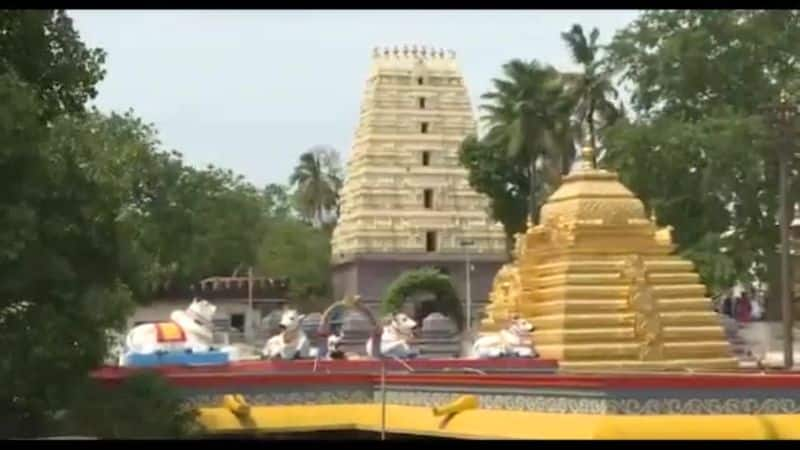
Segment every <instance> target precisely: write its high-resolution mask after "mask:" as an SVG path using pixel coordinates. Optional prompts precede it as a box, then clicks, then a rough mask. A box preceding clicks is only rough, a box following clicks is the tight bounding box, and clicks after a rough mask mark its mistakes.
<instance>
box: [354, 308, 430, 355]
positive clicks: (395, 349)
mask: <svg viewBox="0 0 800 450" xmlns="http://www.w3.org/2000/svg"><path fill="white" fill-rule="evenodd" d="M416 329H417V322H415V321H414V320H413V319H411V318H410V317H408V316H407V315H406V314H404V313H400V312H398V313H394V314H391V315H389V316H387V317H386V318H385V319H384V325H383V332H382V333H381V342H380V354H381V355H382V356H388V357H395V358H401V359H409V358H416V357H417V356H419V350H418V349H417V348H416V347H415V346H414V345H413V340H414V331H415V330H416ZM371 352H372V338H369V340H368V341H367V355H371V354H372V353H371Z"/></svg>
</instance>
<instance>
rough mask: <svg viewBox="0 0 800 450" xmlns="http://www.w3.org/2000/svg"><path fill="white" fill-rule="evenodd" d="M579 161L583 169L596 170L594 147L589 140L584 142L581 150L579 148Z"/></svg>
mask: <svg viewBox="0 0 800 450" xmlns="http://www.w3.org/2000/svg"><path fill="white" fill-rule="evenodd" d="M581 159H582V160H583V168H584V169H596V167H595V165H594V145H592V142H591V140H589V139H587V140H586V143H585V144H584V145H583V148H581Z"/></svg>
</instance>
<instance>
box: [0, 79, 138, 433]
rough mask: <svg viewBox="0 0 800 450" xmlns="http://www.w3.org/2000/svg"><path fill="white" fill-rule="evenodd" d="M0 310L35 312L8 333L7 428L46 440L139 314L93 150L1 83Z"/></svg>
mask: <svg viewBox="0 0 800 450" xmlns="http://www.w3.org/2000/svg"><path fill="white" fill-rule="evenodd" d="M0 99H2V102H1V103H0V104H2V107H0V173H3V174H4V175H6V176H4V177H3V178H2V181H0V188H2V190H3V192H5V195H3V197H2V199H0V215H2V220H0V224H2V226H0V245H3V248H4V251H3V252H0V268H2V273H3V276H2V277H0V309H2V308H6V307H9V306H13V305H15V304H18V303H19V302H20V301H25V302H28V304H29V306H28V307H26V308H25V309H24V310H23V311H21V312H18V313H16V314H15V317H14V320H3V321H2V323H1V324H0V344H1V345H3V347H4V348H6V351H5V352H3V355H2V356H0V379H2V380H4V382H3V383H2V386H0V405H2V407H0V415H2V418H0V422H1V423H3V427H4V429H3V430H2V433H3V434H4V435H5V436H35V435H39V434H42V433H45V432H46V431H47V430H48V429H49V428H48V427H49V426H50V425H51V424H52V421H53V417H54V414H55V412H57V411H58V410H60V409H61V408H62V406H63V405H64V403H65V402H66V401H67V399H66V398H65V395H66V394H65V392H64V390H63V389H62V386H64V385H69V383H73V382H79V381H80V380H81V379H83V378H85V377H86V375H87V374H88V371H89V370H90V369H91V368H93V367H95V366H96V365H97V363H98V362H99V361H100V360H101V359H102V357H103V355H104V354H105V334H104V333H105V330H106V329H109V328H114V327H117V326H119V325H120V324H121V323H122V321H123V319H124V318H125V317H126V315H127V314H128V313H129V312H130V311H131V308H132V306H133V303H132V301H131V295H130V291H129V289H128V288H127V286H125V285H124V284H123V283H122V282H121V281H120V278H121V273H120V272H121V271H120V264H119V261H120V245H119V242H118V241H117V235H116V219H117V216H118V213H119V205H118V204H117V203H116V199H115V197H114V196H109V195H108V189H109V188H110V186H109V185H108V184H107V182H106V181H107V178H106V177H105V176H104V174H103V173H101V171H98V170H90V169H87V166H88V167H91V161H92V158H93V156H94V155H93V148H92V147H91V146H85V145H84V143H85V141H84V140H85V139H86V138H87V136H86V135H84V134H82V133H81V132H80V130H76V129H75V128H74V127H73V123H72V121H71V120H69V119H58V120H56V121H55V122H54V123H53V125H52V127H48V126H47V125H45V124H43V123H42V122H41V121H40V120H39V119H40V115H39V113H40V112H41V108H40V106H39V100H38V99H37V95H36V91H35V89H31V88H30V87H29V85H27V84H26V83H24V82H22V81H20V80H18V79H16V77H14V76H13V75H4V76H2V77H0Z"/></svg>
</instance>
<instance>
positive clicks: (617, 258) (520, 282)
mask: <svg viewBox="0 0 800 450" xmlns="http://www.w3.org/2000/svg"><path fill="white" fill-rule="evenodd" d="M591 155H592V149H591V148H585V149H584V150H583V152H582V158H583V161H582V165H581V166H579V167H577V168H576V170H573V171H572V173H571V174H570V175H568V176H567V177H565V178H564V180H563V184H562V185H561V186H560V187H559V188H558V190H556V191H555V192H554V193H553V194H552V195H551V196H550V198H549V199H548V200H547V202H546V203H545V204H544V206H542V209H541V218H540V223H539V224H537V225H535V226H533V225H532V224H530V223H529V224H528V229H527V231H526V232H525V233H524V234H522V235H521V236H519V237H518V239H517V245H516V249H515V255H514V260H513V261H512V262H511V263H509V264H507V265H505V266H504V267H503V268H502V269H501V270H500V271H499V273H498V274H497V277H496V278H495V282H494V287H493V289H492V292H491V295H490V302H491V304H490V305H489V306H488V307H487V312H488V317H487V318H486V319H484V320H483V322H482V324H481V329H482V331H495V330H497V329H498V328H500V327H503V326H505V325H506V323H507V322H508V319H509V317H510V316H511V315H512V314H519V315H521V316H523V317H525V318H528V319H529V320H530V321H531V322H532V323H533V324H534V326H535V327H536V331H535V332H534V337H533V339H534V342H535V343H536V348H537V350H538V352H539V353H540V354H541V356H542V357H543V358H547V359H555V360H558V361H559V365H560V367H562V368H574V369H669V368H674V369H686V368H702V369H712V368H713V369H723V368H735V367H737V360H736V359H735V358H734V357H733V355H732V353H731V349H730V344H729V343H728V341H727V339H726V337H725V334H724V330H723V327H722V325H721V323H720V319H719V316H718V315H717V314H716V313H715V312H714V311H713V309H712V306H711V300H710V299H709V298H707V297H706V288H705V286H704V285H703V284H702V283H701V281H700V277H699V275H698V274H697V273H696V272H695V270H694V266H693V265H692V263H691V262H690V261H688V260H686V259H683V258H682V257H680V256H678V255H675V254H674V250H675V246H674V245H673V243H672V239H671V228H670V227H665V228H659V227H658V225H657V223H656V219H655V217H652V216H651V218H650V219H648V218H647V216H646V213H645V208H644V205H643V203H642V202H641V201H640V200H639V199H638V198H636V197H635V196H634V195H633V194H632V193H631V192H630V191H629V190H628V189H627V188H626V187H625V186H623V185H622V183H620V182H619V181H618V179H617V175H616V174H615V173H612V172H608V171H605V170H599V169H597V168H595V167H593V166H592V165H591V162H590V161H591V160H592V157H591Z"/></svg>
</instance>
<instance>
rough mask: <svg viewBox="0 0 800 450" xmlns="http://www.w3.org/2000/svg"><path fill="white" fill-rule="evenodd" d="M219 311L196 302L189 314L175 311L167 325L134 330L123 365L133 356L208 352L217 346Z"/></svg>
mask: <svg viewBox="0 0 800 450" xmlns="http://www.w3.org/2000/svg"><path fill="white" fill-rule="evenodd" d="M216 311H217V307H216V306H214V305H212V304H211V303H209V302H208V301H206V300H198V299H194V300H192V303H191V304H190V305H189V307H188V308H186V309H185V310H175V311H173V312H172V314H171V315H170V320H169V321H167V322H155V323H145V324H141V325H138V326H135V327H133V328H132V329H131V330H130V331H129V332H128V334H127V336H126V337H125V348H124V352H123V354H122V355H121V357H120V365H125V360H126V356H127V355H129V354H131V353H138V354H152V353H158V352H170V351H187V350H188V351H191V352H194V353H199V352H208V351H210V350H211V349H212V348H211V346H212V343H213V322H212V319H213V317H214V313H215V312H216Z"/></svg>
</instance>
